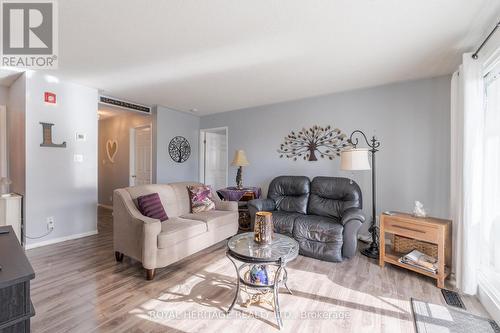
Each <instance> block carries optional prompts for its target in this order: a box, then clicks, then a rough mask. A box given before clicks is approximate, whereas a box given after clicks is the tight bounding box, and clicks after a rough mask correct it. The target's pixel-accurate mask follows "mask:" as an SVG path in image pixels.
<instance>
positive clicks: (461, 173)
mask: <svg viewBox="0 0 500 333" xmlns="http://www.w3.org/2000/svg"><path fill="white" fill-rule="evenodd" d="M483 75H484V73H483V66H482V63H481V62H480V61H477V60H475V59H472V54H470V53H466V54H464V55H463V62H462V65H461V66H460V69H459V70H458V71H457V72H455V73H454V74H453V77H452V82H451V174H450V176H451V183H450V184H451V197H450V202H451V215H452V219H453V231H454V232H453V233H454V239H453V243H454V246H453V247H454V251H453V252H454V267H455V274H456V281H457V287H458V288H459V289H460V290H462V291H463V292H464V293H467V294H475V293H476V291H477V272H478V270H479V262H480V251H479V249H480V222H481V208H482V195H483V160H484V159H483V142H484V114H485V112H484V78H483Z"/></svg>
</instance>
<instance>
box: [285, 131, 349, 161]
mask: <svg viewBox="0 0 500 333" xmlns="http://www.w3.org/2000/svg"><path fill="white" fill-rule="evenodd" d="M284 140H285V141H284V142H283V143H282V144H281V145H280V148H279V149H278V153H280V158H283V157H286V158H293V160H294V161H296V160H297V159H299V158H302V159H303V160H307V161H317V160H318V158H317V157H316V154H319V156H320V157H321V158H328V159H330V160H333V159H334V158H335V157H336V156H340V152H341V150H342V149H343V148H345V147H347V146H349V143H348V142H347V136H346V135H345V134H344V133H342V131H341V130H340V129H338V128H332V127H331V126H330V125H328V126H326V127H321V126H317V125H315V126H313V127H311V128H309V129H305V128H302V130H300V131H298V132H297V131H292V132H291V133H290V134H288V135H287V136H286V137H285V138H284Z"/></svg>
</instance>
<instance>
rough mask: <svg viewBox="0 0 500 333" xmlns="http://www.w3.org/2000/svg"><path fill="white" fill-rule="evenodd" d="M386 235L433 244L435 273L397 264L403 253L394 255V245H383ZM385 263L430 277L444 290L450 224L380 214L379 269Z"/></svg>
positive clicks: (449, 253)
mask: <svg viewBox="0 0 500 333" xmlns="http://www.w3.org/2000/svg"><path fill="white" fill-rule="evenodd" d="M386 235H398V236H402V237H406V238H411V239H414V240H417V241H422V242H427V243H431V244H435V245H436V246H437V253H438V255H437V264H438V270H437V273H436V274H434V273H432V272H428V271H426V270H423V269H420V268H418V267H414V266H411V265H407V264H404V263H401V262H399V258H401V257H402V256H403V255H405V254H406V253H397V252H396V251H395V250H394V243H393V244H392V246H387V245H386ZM386 262H387V263H390V264H393V265H396V266H400V267H403V268H406V269H409V270H411V271H414V272H417V273H420V274H423V275H427V276H430V277H432V278H434V279H436V280H437V286H438V288H444V279H445V278H446V277H447V276H448V274H449V272H450V268H451V221H450V220H443V219H437V218H432V217H427V218H419V217H414V216H412V215H410V214H405V213H395V215H385V214H382V215H380V259H379V264H380V267H384V264H385V263H386Z"/></svg>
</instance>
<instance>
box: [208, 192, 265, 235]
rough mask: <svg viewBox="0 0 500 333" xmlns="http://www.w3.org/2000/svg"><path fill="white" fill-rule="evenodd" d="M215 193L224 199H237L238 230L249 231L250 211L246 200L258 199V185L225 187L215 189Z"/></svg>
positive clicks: (259, 193)
mask: <svg viewBox="0 0 500 333" xmlns="http://www.w3.org/2000/svg"><path fill="white" fill-rule="evenodd" d="M217 194H218V195H219V196H220V197H221V198H222V199H223V200H226V201H237V202H238V211H239V225H240V227H239V231H250V213H249V212H248V201H250V200H253V199H259V198H260V195H261V189H260V187H245V188H242V189H238V188H236V187H227V188H223V189H220V190H218V191H217Z"/></svg>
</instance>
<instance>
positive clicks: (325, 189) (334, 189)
mask: <svg viewBox="0 0 500 333" xmlns="http://www.w3.org/2000/svg"><path fill="white" fill-rule="evenodd" d="M361 202H362V199H361V189H360V188H359V186H358V184H356V183H355V182H353V181H352V180H350V179H348V178H338V177H315V178H314V179H313V180H312V182H311V195H310V197H309V205H308V209H307V210H308V214H313V215H320V216H326V217H332V218H341V217H342V213H343V211H344V210H346V209H348V208H352V207H355V208H362V204H361Z"/></svg>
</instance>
